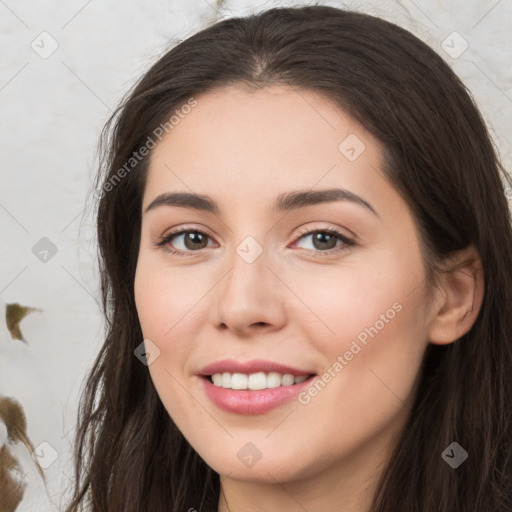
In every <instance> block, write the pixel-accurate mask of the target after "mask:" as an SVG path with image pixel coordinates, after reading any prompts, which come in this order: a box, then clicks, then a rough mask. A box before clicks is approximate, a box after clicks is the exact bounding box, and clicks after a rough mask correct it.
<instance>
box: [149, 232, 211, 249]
mask: <svg viewBox="0 0 512 512" xmlns="http://www.w3.org/2000/svg"><path fill="white" fill-rule="evenodd" d="M180 238H181V242H180V243H178V244H177V245H178V246H181V247H178V249H176V248H175V244H176V241H175V240H179V239H180ZM208 238H210V235H208V234H207V233H205V232H203V231H200V230H198V229H180V230H179V231H174V232H171V233H168V234H167V235H164V236H163V237H161V238H159V239H158V241H157V242H156V243H155V244H154V245H155V246H157V247H162V248H164V249H165V250H166V251H168V252H170V253H172V254H175V255H176V256H187V255H188V253H191V252H198V251H199V250H201V249H204V248H206V245H205V242H206V243H207V241H208Z"/></svg>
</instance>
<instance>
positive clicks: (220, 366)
mask: <svg viewBox="0 0 512 512" xmlns="http://www.w3.org/2000/svg"><path fill="white" fill-rule="evenodd" d="M224 372H228V373H245V374H247V375H248V374H250V373H257V372H265V373H268V372H277V373H282V374H283V375H284V374H285V373H290V374H292V375H294V376H295V377H300V376H302V375H311V374H313V373H315V372H314V371H308V370H299V369H297V368H292V367H291V366H285V365H282V364H279V363H273V362H272V361H264V360H262V359H254V360H252V361H245V362H241V361H235V360H234V359H223V360H222V361H217V362H215V363H212V364H209V365H208V366H205V367H204V368H203V369H202V370H200V372H199V375H213V374H214V373H224ZM276 389H278V388H276Z"/></svg>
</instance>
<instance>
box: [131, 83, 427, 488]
mask: <svg viewBox="0 0 512 512" xmlns="http://www.w3.org/2000/svg"><path fill="white" fill-rule="evenodd" d="M196 99H197V105H196V106H195V107H194V108H192V109H190V112H189V113H188V114H187V115H183V116H182V118H181V119H180V121H179V123H178V124H175V125H174V127H173V128H172V130H170V131H169V133H168V134H167V135H166V136H165V137H164V138H163V139H162V140H161V142H160V143H159V144H158V145H157V146H156V148H155V149H154V151H153V154H152V156H151V163H150V168H149V173H148V177H147V184H146V187H145V192H144V198H143V217H142V218H143V220H142V231H141V242H140V252H139V257H138V265H137V271H136V277H135V296H136V306H137V311H138V315H139V319H140V323H141V326H142V331H143V334H144V338H145V340H146V341H145V343H146V348H147V349H148V351H149V352H150V353H152V358H151V359H150V361H151V360H153V362H151V364H150V365H149V372H150V374H151V378H152V380H153V382H154V384H155V387H156V390H157V392H158V394H159V396H160V399H161V400H162V402H163V404H164V406H165V408H166V409H167V411H168V412H169V414H170V416H171V417H172V419H173V420H174V422H175V423H176V425H177V426H178V428H179V429H180V430H181V432H182V433H183V435H184V436H185V437H186V438H187V440H188V441H189V442H190V444H191V445H192V446H193V447H194V449H195V450H196V451H197V452H198V453H199V454H200V455H201V457H202V458H203V459H204V460H205V461H206V462H207V463H208V464H209V465H210V466H211V467H212V468H213V469H214V470H215V471H217V472H218V473H220V474H221V475H229V477H230V478H234V479H236V480H253V481H260V482H275V481H276V480H277V481H280V482H285V481H291V480H297V479H303V478H312V477H314V476H315V475H320V474H326V473H325V471H328V470H330V469H331V468H334V467H337V468H349V467H351V468H352V470H354V467H356V466H357V468H358V470H359V469H361V468H363V467H376V465H377V464H378V462H379V461H381V460H382V458H383V457H385V456H387V454H388V453H389V450H390V447H391V446H392V444H393V440H394V439H395V440H396V437H395V436H396V434H397V433H399V431H400V429H401V428H402V427H403V425H404V422H405V420H406V419H407V416H408V412H409V410H410V409H409V408H410V405H411V403H412V397H413V393H414V391H415V384H416V379H417V375H418V371H419V367H420V363H421V359H422V356H423V353H424V350H425V348H426V344H427V342H428V324H429V321H430V320H429V317H428V315H429V313H428V308H427V307H426V295H425V287H424V278H425V275H424V270H423V265H422V258H421V252H420V247H419V239H418V234H417V230H416V227H415V224H414V222H413V218H412V215H411V212H410V211H409V209H408V208H407V206H406V204H405V202H404V201H403V200H402V199H401V197H400V196H399V194H398V193H397V192H396V190H395V189H394V188H393V187H392V186H391V185H390V184H389V183H388V182H387V181H386V179H384V177H383V172H382V170H381V166H382V153H381V146H380V145H379V142H378V141H377V140H376V139H375V138H374V137H373V136H372V135H371V134H370V133H369V132H368V131H366V130H365V129H364V128H363V127H361V126H360V125H359V124H358V123H357V122H356V121H355V120H354V119H352V118H351V117H349V116H348V115H347V114H345V113H344V112H343V111H341V110H340V109H339V108H336V107H335V106H334V105H333V104H332V103H330V102H329V101H328V100H326V99H325V98H323V97H322V96H320V95H318V94H316V93H314V92H311V91H300V92H299V91H296V90H294V89H292V88H285V87H281V86H272V87H267V88H263V89H258V90H256V91H255V90H252V91H251V90H248V89H245V88H241V87H240V88H234V87H231V88H229V89H222V90H217V91H215V92H210V93H208V94H205V95H203V96H199V97H197V98H196ZM332 189H337V190H340V191H341V192H331V193H329V194H328V193H326V192H327V191H328V190H332ZM322 192H325V193H322ZM178 193H180V194H187V197H185V196H182V197H181V200H180V199H179V198H176V197H175V198H174V199H173V196H172V195H173V194H178ZM196 194H197V195H198V196H200V198H199V199H197V198H196V199H193V196H195V195H196ZM297 194H300V195H297ZM180 201H181V202H180ZM178 202H180V204H177V203H178ZM212 205H215V206H212ZM184 231H187V233H185V234H184V233H183V232H184ZM336 232H338V233H339V235H338V234H336ZM171 234H173V235H174V236H173V237H170V236H169V235H171ZM158 244H160V245H158ZM173 250H175V251H180V254H181V255H178V254H174V253H172V252H171V251H173ZM148 340H150V341H148ZM141 341H142V340H141ZM155 346H156V347H157V348H158V350H157V351H156V352H155ZM158 351H159V353H158ZM155 354H156V357H154V356H155ZM213 374H215V377H212V379H213V380H215V383H212V382H211V381H210V377H209V376H210V375H213ZM285 375H286V376H285ZM304 378H307V379H306V380H305V381H304ZM301 381H302V382H301ZM292 383H293V384H292ZM247 387H249V389H247ZM233 388H235V389H233ZM244 388H246V389H244Z"/></svg>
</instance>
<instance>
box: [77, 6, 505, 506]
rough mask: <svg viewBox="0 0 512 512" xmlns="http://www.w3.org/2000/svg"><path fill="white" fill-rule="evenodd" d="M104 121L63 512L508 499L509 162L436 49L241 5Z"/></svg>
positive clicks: (383, 27)
mask: <svg viewBox="0 0 512 512" xmlns="http://www.w3.org/2000/svg"><path fill="white" fill-rule="evenodd" d="M107 130H108V131H107V132H106V133H105V138H104V141H105V142H104V144H105V146H104V149H105V153H104V155H105V158H104V166H103V169H102V171H101V172H100V174H99V176H98V184H99V185H100V186H101V197H100V201H99V208H98V235H99V247H100V261H101V265H102V267H101V269H102V285H103V287H102V288H103V303H104V308H105V313H106V317H107V319H108V333H107V336H106V340H105V343H104V345H103V348H102V350H101V352H100V354H99V356H98V358H97V360H96V362H95V365H94V368H93V370H92V372H91V374H90V376H89V378H88V381H87V387H86V389H85V394H84V397H83V401H82V404H81V412H80V423H79V429H78V437H77V452H76V488H75V492H74V496H73V499H72V502H71V503H70V504H69V506H68V508H67V511H68V512H72V511H76V510H80V507H81V506H82V505H88V507H89V508H86V509H87V510H94V511H107V510H108V511H118V510H123V511H140V510H150V511H152V512H154V511H164V510H165V511H169V510H173V511H178V510H189V511H191V510H198V511H206V512H213V511H217V510H218V511H219V512H235V511H241V510H243V511H249V510H254V511H257V510H287V511H295V510H308V511H309V512H314V511H326V510H344V511H351V512H363V511H364V512H369V511H371V512H384V511H386V512H396V511H413V510H414V511H425V512H426V511H434V510H435V511H446V512H448V511H450V512H451V511H454V510H457V511H459V512H460V511H468V512H469V511H473V510H479V511H500V512H504V511H511V510H512V498H511V492H512V487H511V471H510V469H511V457H510V438H511V429H510V413H511V407H510V402H511V396H512V393H511V391H512V390H511V382H510V378H509V376H508V372H509V371H510V368H511V362H512V361H511V359H512V357H511V352H512V351H511V343H510V340H509V333H510V332H511V320H510V319H511V317H512V315H511V308H512V297H511V295H512V265H511V262H512V233H511V223H510V215H509V210H508V205H507V201H506V198H505V194H504V190H503V183H502V181H501V179H500V176H501V177H503V178H507V176H506V173H505V172H504V169H503V168H502V166H501V164H500V163H499V161H498V158H497V156H496V154H495V151H494V149H493V146H492V143H491V141H490V137H489V134H488V132H487V130H486V127H485V125H484V122H483V120H482V118H481V116H480V114H479V112H478V110H477V108H476V106H475V105H474V103H473V101H472V99H471V97H470V95H469V94H468V92H467V91H466V90H465V88H464V86H463V85H462V83H461V82H460V80H459V79H458V78H457V77H456V76H455V75H454V73H453V72H452V71H451V69H450V68H449V66H448V65H447V64H446V63H445V62H444V61H443V60H442V59H441V58H440V57H439V56H438V55H437V54H436V53H435V52H434V51H433V50H431V49H430V48H429V47H428V46H427V45H425V44H424V43H422V42H421V41H420V40H418V39H417V38H416V37H415V36H413V35H412V34H410V33H409V32H407V31H405V30H403V29H401V28H399V27H397V26H395V25H393V24H391V23H388V22H386V21H383V20H380V19H378V18H375V17H372V16H369V15H364V14H360V13H354V12H349V11H342V10H339V9H335V8H332V7H326V6H310V7H302V8H281V9H272V10H269V11H266V12H263V13H261V14H258V15H254V16H250V17H247V18H233V19H227V20H225V21H222V22H219V23H217V24H215V25H213V26H211V27H209V28H207V29H205V30H202V31H201V32H199V33H197V34H195V35H194V36H192V37H190V38H188V39H187V40H185V41H183V42H181V43H180V44H179V45H178V46H176V47H175V48H173V49H171V50H170V51H169V52H168V53H166V54H165V55H164V56H163V57H162V58H161V59H160V60H159V61H158V62H157V63H156V64H155V65H154V66H153V67H152V68H151V69H150V70H149V71H148V72H147V73H146V74H145V76H144V77H143V78H142V79H141V80H140V82H139V83H138V84H137V85H136V87H135V88H134V90H133V91H132V92H131V94H130V95H129V97H128V98H127V99H126V100H125V101H124V103H123V104H122V105H121V106H120V108H119V109H118V112H117V113H116V114H115V115H114V116H113V118H112V119H111V121H110V123H109V125H108V126H107ZM500 173H501V175H500ZM507 179H508V178H507Z"/></svg>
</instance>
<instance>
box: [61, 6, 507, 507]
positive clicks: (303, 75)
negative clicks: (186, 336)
mask: <svg viewBox="0 0 512 512" xmlns="http://www.w3.org/2000/svg"><path fill="white" fill-rule="evenodd" d="M234 84H235V85H236V84H245V85H249V86H255V87H264V86H266V85H270V84H283V85H288V86H293V87H295V88H296V89H298V90H300V89H302V90H312V91H316V92H318V93H320V94H323V95H325V96H326V97H328V98H329V99H331V100H334V101H335V102H336V104H337V105H339V106H340V108H342V109H344V110H345V111H346V112H348V113H349V114H350V115H352V116H353V117H354V118H355V119H357V120H358V121H359V122H360V123H361V124H362V125H363V126H364V127H366V128H367V129H368V130H369V131H371V132H372V133H373V134H374V135H375V136H376V137H377V138H378V139H379V140H380V141H381V142H382V143H383V146H384V148H385V153H386V154H385V166H384V168H383V170H382V171H383V173H384V175H385V176H386V177H387V178H388V179H389V181H390V183H391V184H392V185H393V186H394V187H395V188H396V189H397V190H398V191H399V193H400V194H401V195H402V197H403V198H404V199H405V200H406V201H407V203H408V205H409V207H410V209H411V211H412V213H413V214H414V218H415V220H416V222H417V225H418V229H419V232H420V235H421V241H422V248H423V256H424V261H425V265H426V270H427V273H426V275H427V283H428V284H429V285H430V286H434V285H435V283H436V276H438V275H439V274H438V272H439V265H438V263H439V262H440V261H442V259H443V258H445V257H447V256H448V255H450V254H451V253H453V252H454V251H457V250H460V249H463V248H466V247H468V246H469V245H474V246H475V247H476V249H477V250H478V253H479V255H480V257H481V260H482V263H483V270H484V275H485V292H484V293H485V296H484V301H483V305H482V308H481V311H480V313H479V316H478V318H477V320H476V322H475V324H474V325H473V327H472V329H471V330H470V331H469V332H468V333H467V334H466V335H464V336H463V337H461V338H460V339H459V340H457V341H456V342H454V343H451V344H448V345H446V346H434V345H429V346H428V348H427V350H426V353H425V357H424V362H423V365H422V368H421V375H420V385H419V389H418V393H417V396H416V400H415V403H414V406H413V408H412V411H411V414H410V420H409V423H408V425H407V427H406V429H405V431H404V434H403V436H402V439H401V441H400V442H399V443H398V446H397V448H396V450H395V453H394V454H393V457H392V459H391V461H390V463H389V466H388V467H387V469H386V471H385V472H384V476H383V477H382V480H381V482H380V486H379V488H378V492H377V493H376V496H375V501H374V503H373V506H372V512H398V511H407V512H411V511H415V512H427V511H428V512H432V511H436V512H453V511H457V512H469V511H474V510H479V511H482V512H484V511H485V512H490V511H493V512H497V511H499V512H510V511H512V483H511V478H512V476H511V446H510V440H511V438H512V432H511V400H512V385H511V379H510V371H511V369H512V344H511V341H510V338H511V333H512V230H511V218H510V212H509V208H508V203H507V200H506V196H505V193H504V186H505V184H506V185H507V186H511V185H512V184H511V183H510V178H509V177H508V176H507V174H506V172H505V170H504V169H503V167H502V165H501V164H500V162H499V158H498V156H497V152H496V150H495V149H494V147H493V144H492V141H491V139H490V136H489V133H488V131H487V129H486V126H485V123H484V121H483V120H482V117H481V115H480V113H479V111H478V109H477V107H476V106H475V103H474V102H473V100H472V98H471V95H470V94H469V92H468V91H467V90H466V88H465V86H464V85H463V84H462V83H461V81H460V80H459V79H458V77H457V76H456V75H455V74H454V72H453V71H452V70H451V68H450V67H449V66H448V65H447V64H446V63H445V62H444V61H443V59H442V58H441V57H440V56H439V55H438V54H437V53H436V52H434V51H433V50H432V49H431V48H430V47H428V46H427V45H426V44H425V43H423V42H422V41H420V40H419V39H418V38H417V37H415V36H414V35H412V34H411V33H409V32H408V31H406V30H404V29H402V28H400V27H398V26H396V25H394V24H392V23H389V22H386V21H384V20H382V19H379V18H376V17H373V16H370V15H366V14H362V13H356V12H351V11H344V10H341V9H337V8H333V7H327V6H318V5H316V6H308V7H291V8H274V9H270V10H267V11H264V12H262V13H260V14H257V15H251V16H248V17H245V18H230V19H226V20H223V21H221V22H218V23H216V24H214V25H212V26H210V27H208V28H206V29H204V30H201V31H200V32H198V33H196V34H195V35H193V36H191V37H189V38H188V39H186V40H184V41H182V42H181V43H180V44H178V45H177V46H175V47H173V48H171V49H170V50H169V51H168V52H167V53H165V55H163V56H162V57H161V58H160V59H159V60H158V62H156V63H155V64H154V65H153V66H152V67H151V68H150V69H149V71H148V72H147V73H145V75H144V76H143V77H142V79H141V80H140V81H139V82H138V84H136V86H135V87H134V88H133V90H132V91H131V93H130V94H129V95H128V96H127V97H126V98H125V99H124V100H123V102H122V103H121V105H120V106H119V108H118V109H117V110H116V112H115V114H114V115H113V116H112V118H111V119H110V120H109V122H108V124H107V126H106V127H105V131H104V134H103V143H102V146H101V148H102V152H101V154H102V155H103V158H102V166H101V169H100V172H99V174H98V182H97V185H98V186H99V190H100V192H101V197H100V199H99V203H98V210H97V230H98V231H97V232H98V243H99V260H100V266H101V280H102V294H103V306H104V311H105V316H106V319H107V334H106V339H105V342H104V345H103V346H102V348H101V351H100V353H99V355H98V357H97V359H96V361H95V362H94V366H93V368H92V370H91V372H90V375H89V376H88V379H87V381H86V387H85V389H84V391H83V395H82V398H81V402H80V410H79V424H78V429H77V437H76V447H75V461H76V465H75V487H74V489H73V496H72V499H71V501H70V503H69V505H68V507H67V509H66V511H67V512H75V511H78V510H81V507H82V506H85V509H86V510H92V511H94V512H100V511H101V512H104V511H105V512H106V511H116V512H118V511H123V512H132V511H133V512H135V511H136V512H140V511H142V510H144V511H146V510H149V511H151V512H159V511H161V512H164V511H166V512H169V511H178V510H180V511H183V510H189V509H190V508H194V509H196V510H198V511H201V512H214V511H216V510H217V506H218V500H219V493H220V483H219V475H218V474H217V473H215V472H214V471H213V470H212V469H211V468H210V467H208V466H207V465H206V463H205V462H204V461H203V460H202V459H201V458H200V457H199V455H198V454H197V453H196V452H195V451H194V450H193V449H192V447H191V446H190V445H189V444H188V442H187V441H186V440H185V438H184V437H183V435H182V434H181V432H180V431H179V430H178V429H177V427H176V426H175V424H174V423H173V421H172V419H171V418H170V417H169V415H168V414H167V412H166V411H165V409H164V407H163V405H162V404H161V402H160V400H159V398H158V395H157V393H156V391H155V388H154V386H153V384H152V381H151V378H150V375H149V372H148V370H147V367H145V366H144V365H143V364H141V363H140V361H139V360H138V359H137V358H136V357H135V356H134V349H135V348H136V347H137V346H138V345H139V344H140V343H141V341H142V332H141V328H140V325H139V322H138V317H137V311H136V308H135V302H134V287H133V284H134V274H135V268H136V263H137V254H138V246H139V239H140V223H141V203H142V195H143V191H144V180H145V175H146V171H147V168H148V157H147V156H146V157H144V158H141V159H140V160H139V159H138V157H137V161H135V160H131V159H132V158H135V157H134V155H135V156H137V155H140V154H142V153H143V151H142V150H141V148H142V147H143V146H146V147H147V146H148V144H149V140H150V139H151V140H153V139H154V138H155V135H156V133H159V132H157V131H156V130H157V128H158V127H159V126H166V127H167V129H168V130H169V129H171V128H172V126H171V125H170V124H169V117H170V116H171V115H172V114H173V112H176V111H177V110H178V111H179V109H180V108H182V107H183V105H185V104H186V103H187V102H189V101H190V98H194V97H197V96H199V95H200V94H203V93H205V92H208V91H211V90H212V89H213V88H218V87H223V86H227V85H234ZM165 123H167V125H166V124H165ZM127 162H130V163H129V164H128V165H127ZM122 168H124V169H125V171H124V172H120V169H122ZM452 442H457V443H459V444H460V445H461V446H462V447H463V448H464V449H465V450H466V451H467V452H468V455H469V456H468V459H467V460H466V461H465V462H464V463H463V464H462V465H461V466H459V467H458V468H457V469H452V468H451V467H450V466H449V465H448V464H447V463H446V462H445V461H444V460H443V459H442V457H441V454H442V452H443V450H444V449H445V448H446V447H447V446H449V445H450V444H451V443H452Z"/></svg>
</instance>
